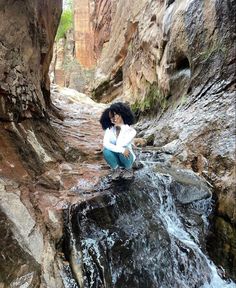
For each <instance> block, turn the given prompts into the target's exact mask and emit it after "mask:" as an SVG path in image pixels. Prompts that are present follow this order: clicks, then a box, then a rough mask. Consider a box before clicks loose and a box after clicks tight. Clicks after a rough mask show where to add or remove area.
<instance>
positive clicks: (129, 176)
mask: <svg viewBox="0 0 236 288" xmlns="http://www.w3.org/2000/svg"><path fill="white" fill-rule="evenodd" d="M133 177H134V171H133V169H132V168H130V169H124V171H123V173H122V178H123V179H125V180H130V179H133Z"/></svg>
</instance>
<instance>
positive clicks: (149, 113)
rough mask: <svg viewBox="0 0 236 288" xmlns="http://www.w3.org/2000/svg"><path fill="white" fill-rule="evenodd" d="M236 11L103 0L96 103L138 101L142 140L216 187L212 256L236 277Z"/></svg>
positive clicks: (205, 4)
mask: <svg viewBox="0 0 236 288" xmlns="http://www.w3.org/2000/svg"><path fill="white" fill-rule="evenodd" d="M235 5H236V3H235V1H232V0H229V1H222V0H211V1H200V0H195V1H192V0H176V1H169V0H166V1H163V0H158V1H151V0H150V1H146V0H141V1H134V0H130V1H125V0H119V1H111V0H110V1H109V0H104V1H99V5H97V6H96V7H95V12H94V15H96V17H94V16H93V17H94V19H95V20H94V21H95V22H94V31H95V32H94V33H95V35H96V37H95V38H96V39H99V41H97V42H96V41H95V43H96V45H95V50H96V51H99V55H100V56H99V58H98V59H97V61H98V63H97V66H96V71H95V81H94V83H93V98H94V99H96V100H97V101H102V102H109V101H111V100H113V99H116V100H118V99H121V100H124V101H129V102H131V103H133V108H134V109H135V110H136V112H137V114H138V115H140V118H139V120H140V121H139V123H138V124H137V129H139V130H140V135H141V136H143V137H145V138H146V139H147V142H148V143H149V144H152V145H155V146H157V147H160V149H162V151H165V152H167V153H170V155H172V162H174V163H178V165H184V166H187V167H189V168H191V169H193V170H194V171H195V172H198V173H199V174H201V175H203V176H204V177H205V178H206V179H207V180H208V181H209V182H210V183H211V185H212V186H213V187H214V191H215V197H216V216H215V219H214V221H213V223H214V224H213V227H212V235H211V237H210V238H209V239H210V241H209V246H210V248H209V251H210V254H211V255H212V257H213V258H214V259H215V261H216V262H217V263H218V264H223V265H224V267H226V268H227V271H228V272H229V274H230V275H231V276H232V277H234V279H236V274H235V267H236V246H235V241H236V230H235V224H236V195H235V108H234V99H235V51H236V50H235V49H236V47H235V32H234V28H235V17H234V15H235V12H236V7H235ZM99 7H104V9H99ZM106 7H109V9H106ZM104 19H106V20H107V21H104ZM107 27H110V31H109V33H108V34H109V35H110V36H109V40H107V35H108V34H107V33H104V31H107ZM103 35H104V38H103ZM98 43H100V44H98Z"/></svg>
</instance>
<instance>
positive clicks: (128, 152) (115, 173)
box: [100, 102, 136, 180]
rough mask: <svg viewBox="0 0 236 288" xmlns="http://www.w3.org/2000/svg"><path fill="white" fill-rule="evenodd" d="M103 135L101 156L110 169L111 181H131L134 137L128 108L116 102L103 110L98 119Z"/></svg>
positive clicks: (130, 112)
mask: <svg viewBox="0 0 236 288" xmlns="http://www.w3.org/2000/svg"><path fill="white" fill-rule="evenodd" d="M100 123H101V125H102V128H103V130H105V135H104V139H103V146H104V149H103V155H104V158H105V160H106V162H107V163H108V165H109V166H110V167H111V169H112V180H118V179H119V178H120V177H122V178H123V179H132V178H133V176H134V174H133V169H132V166H133V163H134V160H135V158H136V157H135V154H134V152H133V149H132V141H133V139H134V137H135V135H136V131H135V129H134V128H132V127H130V125H132V124H134V114H133V112H132V111H131V110H130V108H129V106H128V105H126V104H124V103H121V102H117V103H114V104H112V105H111V106H110V107H109V108H107V109H105V110H104V111H103V113H102V116H101V118H100Z"/></svg>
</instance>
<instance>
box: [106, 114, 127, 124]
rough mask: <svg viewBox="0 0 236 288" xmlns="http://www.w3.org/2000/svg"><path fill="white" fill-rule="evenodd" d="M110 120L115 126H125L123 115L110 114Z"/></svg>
mask: <svg viewBox="0 0 236 288" xmlns="http://www.w3.org/2000/svg"><path fill="white" fill-rule="evenodd" d="M109 118H110V120H111V123H112V124H114V125H115V126H120V125H122V124H124V121H123V119H122V117H121V115H119V114H116V113H115V112H114V113H112V112H109Z"/></svg>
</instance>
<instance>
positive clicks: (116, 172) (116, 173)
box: [111, 168, 121, 181]
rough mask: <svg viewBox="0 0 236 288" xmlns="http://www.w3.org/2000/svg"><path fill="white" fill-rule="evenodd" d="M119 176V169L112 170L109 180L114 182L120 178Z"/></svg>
mask: <svg viewBox="0 0 236 288" xmlns="http://www.w3.org/2000/svg"><path fill="white" fill-rule="evenodd" d="M120 175H121V169H120V168H116V169H113V170H112V173H111V180H113V181H116V180H118V179H119V178H120Z"/></svg>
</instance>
